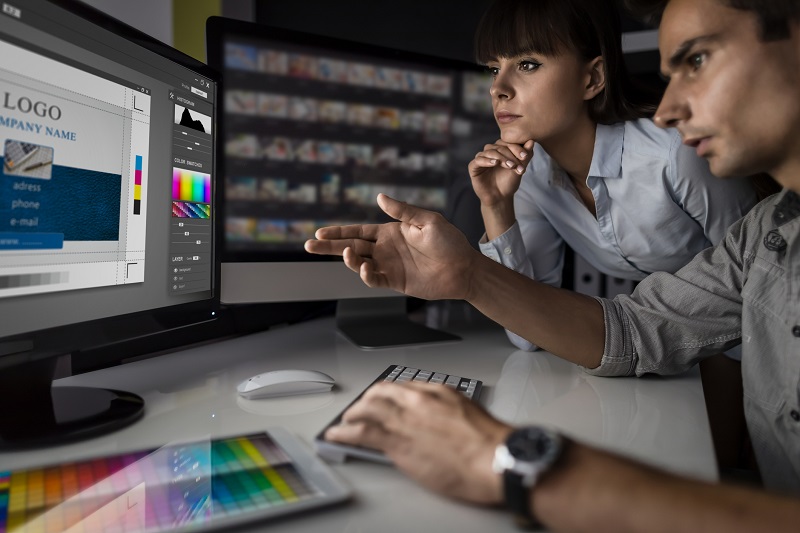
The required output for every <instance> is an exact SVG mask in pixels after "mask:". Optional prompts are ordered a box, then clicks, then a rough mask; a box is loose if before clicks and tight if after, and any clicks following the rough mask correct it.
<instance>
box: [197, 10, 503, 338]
mask: <svg viewBox="0 0 800 533" xmlns="http://www.w3.org/2000/svg"><path fill="white" fill-rule="evenodd" d="M207 38H208V58H209V64H210V65H211V66H212V67H214V68H216V69H217V70H219V71H221V72H223V74H224V80H225V87H224V91H223V94H222V98H223V101H224V113H223V120H222V123H221V135H220V153H222V154H223V156H224V157H223V163H222V169H223V175H224V176H225V184H224V187H225V191H224V192H225V202H224V226H225V229H224V235H225V244H224V253H223V264H222V278H221V283H222V286H221V290H222V301H223V302H224V303H256V302H259V303H260V302H286V301H319V300H338V301H339V304H338V305H339V307H338V311H337V315H338V324H339V327H340V329H342V330H343V332H344V333H345V334H346V335H347V336H348V337H350V338H351V340H353V341H354V342H355V343H356V344H359V345H361V346H363V347H379V346H384V345H400V344H415V343H419V342H430V341H435V340H447V339H453V338H454V336H451V335H449V334H444V333H443V332H437V331H433V330H426V329H424V328H421V327H416V325H415V324H410V323H408V321H407V319H406V317H405V314H406V311H405V298H404V297H402V296H400V295H398V294H397V293H395V292H393V291H389V290H376V289H370V288H368V287H366V286H365V285H363V283H362V282H361V280H360V279H359V277H358V276H357V275H356V274H354V273H353V272H350V271H349V270H348V269H347V268H346V267H345V266H344V264H343V263H342V261H341V259H338V258H333V259H332V258H328V257H322V256H313V255H311V254H308V253H306V252H305V251H304V249H303V243H304V242H305V241H306V240H307V239H310V238H313V236H314V232H315V231H316V229H317V228H320V227H323V226H329V225H341V224H356V223H372V222H375V223H380V222H386V221H388V220H389V219H388V217H387V216H386V215H385V214H383V213H382V212H381V211H380V209H379V208H378V206H377V204H376V201H375V199H376V196H377V194H378V193H379V192H382V193H385V194H388V195H389V196H392V197H394V198H396V199H398V200H402V201H406V202H408V203H411V204H414V205H417V206H420V207H424V208H427V209H431V210H434V211H439V212H442V213H444V214H445V216H447V217H448V218H450V217H452V216H453V215H454V214H456V212H457V211H458V210H459V209H462V208H463V206H464V205H471V206H476V205H477V204H476V203H473V204H469V202H467V203H466V204H464V203H462V202H461V201H460V200H463V198H464V195H463V194H461V193H463V190H464V187H465V186H466V187H467V188H468V187H469V177H468V174H467V163H468V162H469V160H470V159H471V158H472V157H473V155H474V153H475V152H476V151H477V150H478V149H480V147H481V146H483V144H484V143H485V142H486V141H487V140H489V139H496V138H497V126H496V124H495V122H494V118H493V116H492V111H491V101H490V98H489V87H490V85H491V78H490V77H489V76H488V75H487V74H486V73H485V72H484V71H483V70H482V69H481V68H480V67H478V66H477V65H473V64H469V63H464V62H458V61H453V60H446V59H442V58H437V57H433V56H425V55H420V54H415V53H410V52H403V51H400V50H393V49H387V48H382V47H378V46H368V45H365V44H361V43H355V42H349V41H343V40H339V39H333V38H328V37H322V36H316V35H309V34H304V33H300V32H295V31H290V30H285V29H281V28H272V27H267V26H263V25H258V24H252V23H244V22H240V21H233V20H229V19H223V18H215V17H212V18H211V19H209V22H208V26H207ZM469 194H471V189H470V190H469ZM474 216H475V217H476V218H477V220H480V214H479V212H478V211H477V209H475V213H474ZM387 306H388V307H387ZM399 315H402V316H399ZM392 317H395V318H401V319H402V320H401V322H402V323H403V324H404V326H402V327H400V326H399V325H398V323H397V322H393V321H391V319H392ZM407 327H412V328H413V331H408V330H407V329H405V328H407ZM365 336H366V337H365Z"/></svg>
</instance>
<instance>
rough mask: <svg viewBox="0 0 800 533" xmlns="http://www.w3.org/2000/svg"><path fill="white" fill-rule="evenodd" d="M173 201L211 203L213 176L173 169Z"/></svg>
mask: <svg viewBox="0 0 800 533" xmlns="http://www.w3.org/2000/svg"><path fill="white" fill-rule="evenodd" d="M172 199H173V200H183V201H184V202H199V203H204V204H210V203H211V174H204V173H202V172H195V171H193V170H186V169H183V168H175V167H173V168H172Z"/></svg>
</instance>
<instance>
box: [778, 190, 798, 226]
mask: <svg viewBox="0 0 800 533" xmlns="http://www.w3.org/2000/svg"><path fill="white" fill-rule="evenodd" d="M798 216H800V196H798V194H797V193H796V192H794V191H792V190H790V189H786V190H785V191H784V192H783V196H782V197H781V198H780V199H779V200H778V202H777V204H775V210H774V211H773V212H772V223H773V224H775V227H778V228H779V227H781V226H783V225H784V224H786V223H787V222H790V221H792V220H794V219H795V218H797V217H798Z"/></svg>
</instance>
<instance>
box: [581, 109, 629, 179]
mask: <svg viewBox="0 0 800 533" xmlns="http://www.w3.org/2000/svg"><path fill="white" fill-rule="evenodd" d="M624 140H625V123H624V122H617V123H616V124H609V125H606V124H598V125H597V129H596V130H595V135H594V153H593V154H592V164H591V165H590V166H589V175H590V176H596V177H600V178H621V177H622V142H623V141H624Z"/></svg>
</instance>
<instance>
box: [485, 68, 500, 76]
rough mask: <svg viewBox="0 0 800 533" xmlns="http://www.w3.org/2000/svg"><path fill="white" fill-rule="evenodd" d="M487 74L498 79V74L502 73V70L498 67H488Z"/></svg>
mask: <svg viewBox="0 0 800 533" xmlns="http://www.w3.org/2000/svg"><path fill="white" fill-rule="evenodd" d="M486 72H488V73H489V75H490V76H491V77H493V78H496V77H497V74H499V73H500V69H499V68H497V67H486Z"/></svg>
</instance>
